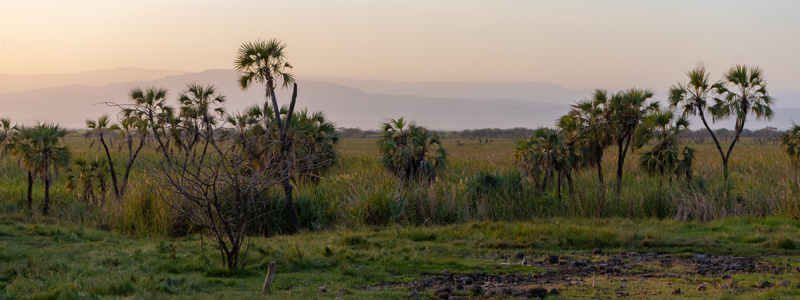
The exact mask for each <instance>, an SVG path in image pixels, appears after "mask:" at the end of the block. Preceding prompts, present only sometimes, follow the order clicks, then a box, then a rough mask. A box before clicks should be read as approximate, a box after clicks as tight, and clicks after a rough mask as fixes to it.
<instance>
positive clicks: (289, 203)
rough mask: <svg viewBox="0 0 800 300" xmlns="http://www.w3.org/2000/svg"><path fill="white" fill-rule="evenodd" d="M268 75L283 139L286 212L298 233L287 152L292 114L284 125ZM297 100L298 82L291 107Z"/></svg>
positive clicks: (270, 77)
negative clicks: (284, 125)
mask: <svg viewBox="0 0 800 300" xmlns="http://www.w3.org/2000/svg"><path fill="white" fill-rule="evenodd" d="M267 76H268V78H269V80H268V81H267V92H268V93H269V95H270V96H271V97H270V98H272V107H273V108H274V109H275V122H276V125H278V133H279V134H280V140H281V160H282V161H283V163H284V165H285V168H284V170H283V174H282V175H283V182H282V185H283V194H284V197H286V213H287V214H288V217H289V222H290V223H291V225H292V228H293V229H294V232H293V233H296V232H300V221H299V220H298V219H297V212H296V211H295V210H294V199H292V183H291V177H290V175H291V172H290V170H289V168H290V162H289V161H288V160H289V155H288V153H287V152H288V150H289V141H288V136H287V131H288V128H289V123H291V119H292V116H291V115H287V116H286V122H287V124H286V127H283V124H282V122H281V116H280V107H278V100H277V98H276V97H275V88H274V86H273V79H272V75H271V74H267ZM296 100H297V84H294V85H293V91H292V101H291V103H290V104H289V107H291V108H294V104H295V102H296Z"/></svg>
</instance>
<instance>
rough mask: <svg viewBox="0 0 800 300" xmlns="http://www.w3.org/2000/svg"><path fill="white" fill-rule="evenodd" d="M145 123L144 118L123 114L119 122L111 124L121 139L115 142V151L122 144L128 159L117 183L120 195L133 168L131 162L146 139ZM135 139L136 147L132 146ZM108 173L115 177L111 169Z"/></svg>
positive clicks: (120, 147)
mask: <svg viewBox="0 0 800 300" xmlns="http://www.w3.org/2000/svg"><path fill="white" fill-rule="evenodd" d="M147 124H148V122H147V120H146V119H142V118H140V117H137V116H127V117H125V116H123V117H122V119H121V120H120V122H119V124H114V125H113V126H111V129H112V130H114V131H116V132H117V134H118V135H119V139H121V142H119V143H117V145H118V146H117V152H119V151H121V150H122V147H123V146H125V147H126V148H127V149H128V160H127V162H126V164H125V174H124V175H123V176H122V182H121V183H120V185H119V194H120V196H122V195H124V194H125V191H126V189H127V186H128V178H129V177H130V174H131V170H132V169H133V163H134V162H135V161H136V158H137V157H138V156H139V152H140V151H141V150H142V148H143V147H144V144H145V140H146V139H147ZM136 140H138V141H139V144H138V145H137V146H136V148H134V144H135V143H136ZM109 167H110V165H109ZM110 173H111V174H112V178H113V177H116V175H115V173H114V170H113V169H111V170H110Z"/></svg>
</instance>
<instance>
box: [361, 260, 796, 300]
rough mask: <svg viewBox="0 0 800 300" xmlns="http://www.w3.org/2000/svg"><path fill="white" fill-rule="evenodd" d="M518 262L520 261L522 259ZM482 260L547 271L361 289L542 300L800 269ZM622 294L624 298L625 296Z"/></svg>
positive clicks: (435, 277) (721, 263)
mask: <svg viewBox="0 0 800 300" xmlns="http://www.w3.org/2000/svg"><path fill="white" fill-rule="evenodd" d="M595 252H598V251H597V250H596V251H595ZM520 257H522V259H519V258H520ZM484 259H490V260H495V261H498V260H499V261H503V260H505V261H506V262H503V263H499V264H498V265H497V266H496V268H498V269H499V268H502V267H503V265H529V266H535V267H539V268H542V269H544V270H545V272H542V273H536V274H522V273H517V274H491V272H471V273H463V274H453V273H451V272H449V271H444V272H442V273H441V274H423V276H422V279H418V280H415V281H411V282H393V283H382V284H378V285H374V286H362V288H363V289H384V288H408V289H409V292H410V295H409V298H410V299H415V298H418V297H419V294H421V293H425V292H428V291H433V295H434V297H438V298H439V299H480V298H490V297H500V296H513V297H527V298H529V299H535V298H536V297H541V298H544V296H546V295H558V294H559V293H560V291H559V288H565V287H568V286H582V285H583V286H586V285H588V286H591V285H592V282H593V281H594V280H596V278H600V277H606V278H612V277H613V278H617V279H618V280H620V281H621V282H627V281H628V280H640V281H645V280H647V279H654V278H687V279H688V278H689V277H691V276H695V275H700V276H723V275H726V274H740V273H773V274H781V273H783V272H786V271H791V272H797V271H800V268H795V269H791V266H790V265H788V264H787V265H785V266H778V265H775V264H773V263H771V262H768V261H765V260H763V259H761V258H758V257H735V256H716V255H709V254H695V255H692V256H691V257H681V256H673V255H660V254H656V253H647V254H641V253H636V252H630V253H621V254H613V255H593V256H591V257H584V258H575V257H571V256H566V255H561V256H556V255H547V256H539V257H526V256H522V255H520V253H516V254H514V255H511V254H506V255H498V256H492V257H484ZM618 293H623V294H625V292H618ZM617 296H618V297H622V296H624V295H617Z"/></svg>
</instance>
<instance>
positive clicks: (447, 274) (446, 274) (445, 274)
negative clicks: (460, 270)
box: [442, 270, 452, 277]
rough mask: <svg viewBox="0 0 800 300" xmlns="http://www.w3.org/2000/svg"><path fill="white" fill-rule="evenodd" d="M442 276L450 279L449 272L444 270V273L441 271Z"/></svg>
mask: <svg viewBox="0 0 800 300" xmlns="http://www.w3.org/2000/svg"><path fill="white" fill-rule="evenodd" d="M442 275H444V276H447V277H450V275H452V274H451V273H450V271H448V270H444V271H442Z"/></svg>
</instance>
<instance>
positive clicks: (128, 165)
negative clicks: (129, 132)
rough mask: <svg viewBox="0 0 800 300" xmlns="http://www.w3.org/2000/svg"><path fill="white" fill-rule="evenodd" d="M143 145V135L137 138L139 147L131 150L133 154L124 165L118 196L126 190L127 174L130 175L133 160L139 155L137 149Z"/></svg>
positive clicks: (139, 149) (140, 148)
mask: <svg viewBox="0 0 800 300" xmlns="http://www.w3.org/2000/svg"><path fill="white" fill-rule="evenodd" d="M143 146H144V137H142V139H141V140H139V147H137V148H136V152H133V155H131V156H130V159H129V160H128V164H127V165H126V166H125V176H123V177H122V184H121V185H120V187H119V194H120V197H121V196H122V195H123V194H125V190H126V188H127V186H128V176H130V174H131V169H132V167H133V162H134V161H136V157H137V156H138V155H139V151H141V150H142V147H143ZM129 151H130V150H129ZM112 174H113V172H112Z"/></svg>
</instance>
